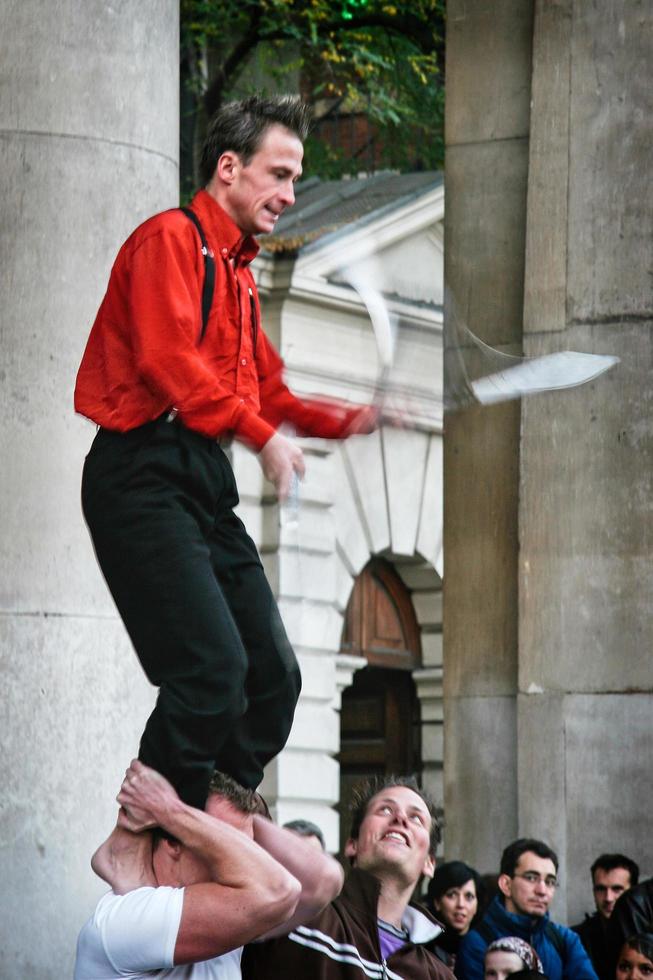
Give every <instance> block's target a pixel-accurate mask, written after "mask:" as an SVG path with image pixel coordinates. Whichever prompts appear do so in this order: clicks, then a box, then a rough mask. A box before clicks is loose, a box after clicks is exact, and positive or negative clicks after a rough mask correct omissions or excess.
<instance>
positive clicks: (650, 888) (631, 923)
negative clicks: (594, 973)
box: [608, 878, 653, 975]
mask: <svg viewBox="0 0 653 980" xmlns="http://www.w3.org/2000/svg"><path fill="white" fill-rule="evenodd" d="M643 932H648V933H653V878H647V879H646V881H642V882H641V883H640V884H639V885H636V886H635V887H633V888H629V889H628V891H627V892H626V893H625V894H624V895H622V896H621V898H620V899H619V900H618V901H617V903H616V905H615V907H614V911H613V913H612V915H611V916H610V922H609V924H608V951H609V962H610V964H611V966H612V970H613V975H614V967H615V965H616V963H617V960H618V958H619V953H620V952H621V947H622V946H623V944H624V942H625V940H626V939H628V938H629V937H630V936H636V935H638V934H641V933H643Z"/></svg>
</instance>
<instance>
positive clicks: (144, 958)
mask: <svg viewBox="0 0 653 980" xmlns="http://www.w3.org/2000/svg"><path fill="white" fill-rule="evenodd" d="M183 903H184V889H183V888H168V887H159V888H137V889H136V890H135V891H132V892H128V893H127V894H126V895H110V896H107V900H106V901H105V902H104V903H101V904H100V906H98V910H97V913H96V926H97V928H98V929H99V932H100V936H101V941H102V946H103V948H104V952H105V955H106V957H107V959H108V960H109V962H110V963H111V966H112V967H113V969H114V970H115V971H116V973H118V974H120V975H122V974H125V975H130V974H133V973H145V972H146V971H148V970H162V969H168V968H170V967H172V966H174V955H175V945H176V943H177V934H178V932H179V925H180V922H181V913H182V908H183Z"/></svg>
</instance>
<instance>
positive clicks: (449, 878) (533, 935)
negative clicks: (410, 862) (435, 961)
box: [423, 838, 653, 980]
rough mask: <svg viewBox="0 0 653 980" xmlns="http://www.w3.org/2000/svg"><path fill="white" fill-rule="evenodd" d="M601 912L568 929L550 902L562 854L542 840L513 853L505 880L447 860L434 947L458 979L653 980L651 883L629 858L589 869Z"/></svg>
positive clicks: (431, 887) (507, 853) (440, 873)
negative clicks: (555, 916) (641, 880)
mask: <svg viewBox="0 0 653 980" xmlns="http://www.w3.org/2000/svg"><path fill="white" fill-rule="evenodd" d="M590 874H591V885H592V893H593V897H594V904H595V911H593V912H592V913H591V914H588V915H586V917H585V920H584V921H583V922H581V923H578V924H577V925H574V926H572V927H571V928H568V927H566V926H564V925H561V924H559V923H557V922H554V921H553V920H552V918H551V916H550V914H549V906H550V904H551V901H552V899H553V896H554V894H555V891H556V888H557V887H558V857H557V855H556V853H555V851H553V850H552V849H551V848H550V847H549V846H548V845H547V844H545V843H544V842H543V841H540V840H535V839H529V838H520V839H519V840H516V841H513V842H512V843H511V844H509V845H508V847H506V848H505V850H504V852H503V854H502V856H501V862H500V867H499V874H498V876H497V877H493V876H481V875H480V874H479V873H478V871H477V870H475V869H474V868H472V867H470V865H468V864H466V863H464V862H463V861H447V862H444V863H442V864H440V865H439V866H438V867H437V868H436V870H435V873H434V875H433V878H432V879H431V880H430V882H429V884H428V888H427V891H426V895H425V896H424V898H423V901H424V903H425V905H426V907H427V908H428V909H429V911H431V912H432V913H433V914H434V915H435V916H436V917H437V918H438V919H439V920H440V922H441V923H442V924H443V926H444V932H443V933H442V934H441V935H440V936H438V937H437V939H436V940H435V941H434V942H433V943H432V944H431V947H430V948H431V951H432V952H433V953H435V955H436V956H437V957H438V958H439V959H440V960H442V962H444V963H445V964H446V965H447V966H448V967H449V968H450V969H451V970H452V971H453V972H454V974H455V976H456V977H458V978H459V980H504V978H505V977H507V976H514V978H515V980H519V978H523V977H538V978H539V980H542V977H545V978H548V980H596V978H598V980H643V978H653V880H648V881H646V882H644V883H643V884H641V885H639V868H638V866H637V864H636V863H635V861H633V860H632V859H631V858H629V857H627V856H625V855H624V854H602V855H600V857H598V858H597V859H596V860H595V861H594V863H593V864H592V867H591V869H590Z"/></svg>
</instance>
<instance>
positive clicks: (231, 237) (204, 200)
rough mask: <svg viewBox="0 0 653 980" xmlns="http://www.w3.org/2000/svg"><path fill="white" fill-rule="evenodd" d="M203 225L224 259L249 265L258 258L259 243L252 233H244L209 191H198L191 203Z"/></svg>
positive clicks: (215, 248)
mask: <svg viewBox="0 0 653 980" xmlns="http://www.w3.org/2000/svg"><path fill="white" fill-rule="evenodd" d="M190 206H191V208H192V209H193V211H195V213H196V214H197V217H198V218H199V219H200V222H201V223H202V227H203V228H204V231H205V233H206V235H207V238H209V239H211V244H212V245H213V248H214V251H216V250H217V253H218V254H219V255H221V256H222V257H223V258H224V259H234V260H237V261H238V263H239V264H240V265H248V264H249V263H250V262H251V261H252V260H253V259H254V258H256V256H257V254H258V251H259V245H258V242H257V241H256V239H255V238H254V237H253V236H252V235H244V234H243V232H242V231H241V229H240V228H239V227H238V225H237V224H236V222H235V221H234V220H233V219H232V218H230V217H229V215H228V214H227V212H226V211H225V210H224V208H223V207H221V206H220V205H219V204H218V202H217V201H216V200H215V198H214V197H212V196H211V195H210V194H209V193H208V191H205V190H201V191H198V192H197V194H196V195H195V197H194V198H193V200H192V201H191V203H190Z"/></svg>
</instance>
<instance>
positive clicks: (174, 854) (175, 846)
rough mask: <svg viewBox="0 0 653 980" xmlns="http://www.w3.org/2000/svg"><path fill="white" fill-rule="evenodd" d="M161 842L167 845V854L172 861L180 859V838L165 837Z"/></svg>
mask: <svg viewBox="0 0 653 980" xmlns="http://www.w3.org/2000/svg"><path fill="white" fill-rule="evenodd" d="M161 843H162V844H163V846H164V847H165V849H166V854H167V855H168V857H169V859H170V860H171V861H178V860H179V858H180V857H181V844H180V842H179V841H178V840H169V839H168V838H167V837H164V838H163V840H162V841H161Z"/></svg>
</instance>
